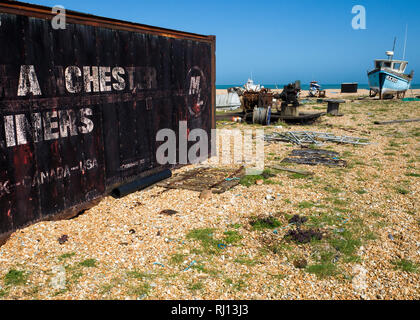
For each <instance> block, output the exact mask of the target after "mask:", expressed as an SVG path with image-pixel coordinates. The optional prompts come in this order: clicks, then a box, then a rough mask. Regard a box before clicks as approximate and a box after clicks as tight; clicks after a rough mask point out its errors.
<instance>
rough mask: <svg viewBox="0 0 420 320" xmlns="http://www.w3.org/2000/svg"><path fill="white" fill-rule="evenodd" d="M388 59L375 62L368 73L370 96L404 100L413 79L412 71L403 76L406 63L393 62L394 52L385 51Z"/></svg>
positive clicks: (400, 61)
mask: <svg viewBox="0 0 420 320" xmlns="http://www.w3.org/2000/svg"><path fill="white" fill-rule="evenodd" d="M386 55H387V56H388V59H379V60H375V69H374V70H372V71H370V72H368V78H369V87H370V96H371V97H374V96H376V95H377V94H378V93H379V99H382V98H387V97H393V96H394V95H397V98H398V99H400V98H404V96H405V93H406V91H407V90H408V89H409V88H410V83H411V81H412V80H413V77H414V71H411V73H410V74H405V70H406V68H407V65H408V62H407V61H404V60H394V59H393V58H394V52H393V51H387V52H386Z"/></svg>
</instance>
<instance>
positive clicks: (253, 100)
mask: <svg viewBox="0 0 420 320" xmlns="http://www.w3.org/2000/svg"><path fill="white" fill-rule="evenodd" d="M273 98H274V93H273V92H271V91H269V90H268V89H262V90H261V91H259V92H255V91H246V92H245V93H244V96H243V109H244V111H245V112H246V113H248V112H253V111H254V108H255V107H258V108H267V107H269V106H272V104H273Z"/></svg>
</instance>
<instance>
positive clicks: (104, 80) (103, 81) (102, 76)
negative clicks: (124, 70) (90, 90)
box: [99, 67, 112, 92]
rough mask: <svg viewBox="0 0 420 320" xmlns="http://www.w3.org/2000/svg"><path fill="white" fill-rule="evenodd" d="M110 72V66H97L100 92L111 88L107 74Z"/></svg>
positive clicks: (109, 77)
mask: <svg viewBox="0 0 420 320" xmlns="http://www.w3.org/2000/svg"><path fill="white" fill-rule="evenodd" d="M110 73H111V68H110V67H99V83H100V88H101V92H108V91H111V90H112V87H111V84H110V82H111V76H110V75H109V74H110Z"/></svg>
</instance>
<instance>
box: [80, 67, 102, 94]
mask: <svg viewBox="0 0 420 320" xmlns="http://www.w3.org/2000/svg"><path fill="white" fill-rule="evenodd" d="M91 70H92V71H91ZM83 79H84V83H85V91H86V92H99V68H98V67H92V69H91V67H88V66H85V67H83ZM91 84H92V85H93V90H92V85H91Z"/></svg>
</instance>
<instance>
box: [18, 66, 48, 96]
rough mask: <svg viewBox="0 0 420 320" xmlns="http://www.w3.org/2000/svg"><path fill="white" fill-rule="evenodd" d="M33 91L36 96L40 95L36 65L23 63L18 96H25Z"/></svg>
mask: <svg viewBox="0 0 420 320" xmlns="http://www.w3.org/2000/svg"><path fill="white" fill-rule="evenodd" d="M30 93H32V94H33V95H34V96H40V95H41V94H42V93H41V88H40V87H39V82H38V78H37V77H36V73H35V67H34V66H32V65H23V66H21V67H20V76H19V86H18V97H25V96H27V95H28V94H30Z"/></svg>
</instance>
